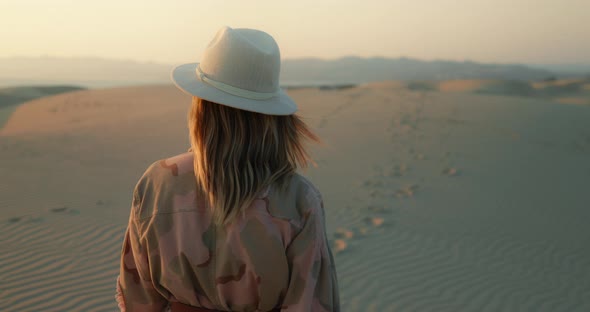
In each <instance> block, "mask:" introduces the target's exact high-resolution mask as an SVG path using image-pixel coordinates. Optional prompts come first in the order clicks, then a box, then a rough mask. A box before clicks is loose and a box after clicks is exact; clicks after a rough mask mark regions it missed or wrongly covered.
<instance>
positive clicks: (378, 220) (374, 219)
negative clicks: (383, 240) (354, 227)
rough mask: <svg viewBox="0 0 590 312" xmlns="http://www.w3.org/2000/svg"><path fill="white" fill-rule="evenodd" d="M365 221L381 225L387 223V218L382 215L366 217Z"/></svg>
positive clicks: (372, 224)
mask: <svg viewBox="0 0 590 312" xmlns="http://www.w3.org/2000/svg"><path fill="white" fill-rule="evenodd" d="M365 223H366V224H367V225H370V226H373V227H381V226H383V225H384V224H385V219H383V218H381V217H366V218H365Z"/></svg>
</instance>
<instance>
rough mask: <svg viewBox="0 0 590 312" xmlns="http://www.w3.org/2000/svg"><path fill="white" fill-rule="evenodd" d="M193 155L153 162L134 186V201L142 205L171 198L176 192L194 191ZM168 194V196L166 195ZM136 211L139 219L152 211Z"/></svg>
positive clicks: (184, 154)
mask: <svg viewBox="0 0 590 312" xmlns="http://www.w3.org/2000/svg"><path fill="white" fill-rule="evenodd" d="M194 184H195V179H194V170H193V154H192V153H191V152H187V153H182V154H178V155H175V156H172V157H168V158H163V159H159V160H156V161H154V162H153V163H152V164H151V165H149V166H148V167H147V169H146V170H145V171H144V173H143V174H142V176H141V178H140V179H139V181H138V182H137V184H136V185H135V190H134V201H136V202H138V203H143V202H144V201H146V200H147V201H149V200H152V199H154V198H155V197H156V196H157V197H158V198H160V199H162V198H164V197H167V196H168V197H171V198H173V197H174V196H175V195H177V194H176V192H180V193H182V194H184V193H186V192H187V191H189V190H193V189H194ZM168 193H169V194H168ZM144 210H145V209H142V211H138V212H137V213H138V214H139V215H140V216H141V217H145V216H149V215H151V214H152V213H154V212H153V211H144Z"/></svg>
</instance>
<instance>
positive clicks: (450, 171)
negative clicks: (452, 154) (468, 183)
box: [442, 167, 459, 177]
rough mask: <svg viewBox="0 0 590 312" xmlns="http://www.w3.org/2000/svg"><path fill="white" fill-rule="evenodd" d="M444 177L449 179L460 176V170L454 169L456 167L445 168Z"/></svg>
mask: <svg viewBox="0 0 590 312" xmlns="http://www.w3.org/2000/svg"><path fill="white" fill-rule="evenodd" d="M442 174H443V175H446V176H449V177H454V176H458V175H459V169H457V168H454V167H449V168H445V169H444V170H443V171H442Z"/></svg>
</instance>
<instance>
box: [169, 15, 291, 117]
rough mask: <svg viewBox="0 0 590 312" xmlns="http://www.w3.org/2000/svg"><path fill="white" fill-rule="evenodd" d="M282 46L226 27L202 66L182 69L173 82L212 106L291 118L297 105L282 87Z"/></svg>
mask: <svg viewBox="0 0 590 312" xmlns="http://www.w3.org/2000/svg"><path fill="white" fill-rule="evenodd" d="M280 69H281V55H280V51H279V46H278V45H277V43H276V42H275V40H274V39H273V38H272V37H271V36H270V35H269V34H267V33H265V32H263V31H259V30H254V29H232V28H229V27H224V28H222V29H221V30H219V31H218V32H217V34H216V35H215V38H213V40H212V41H211V43H209V46H207V48H206V49H205V52H204V53H203V57H202V59H201V62H200V63H190V64H183V65H180V66H178V67H176V68H174V70H172V80H173V81H174V83H175V84H176V86H177V87H178V88H180V89H181V90H183V91H184V92H186V93H188V94H191V95H194V96H197V97H199V98H202V99H205V100H207V101H210V102H215V103H218V104H223V105H227V106H231V107H234V108H238V109H243V110H247V111H252V112H257V113H262V114H267V115H291V114H293V113H295V112H296V111H297V105H296V104H295V102H294V101H293V100H292V99H291V98H290V97H289V96H288V95H287V94H286V93H285V92H284V91H283V90H281V88H280V87H279V73H280Z"/></svg>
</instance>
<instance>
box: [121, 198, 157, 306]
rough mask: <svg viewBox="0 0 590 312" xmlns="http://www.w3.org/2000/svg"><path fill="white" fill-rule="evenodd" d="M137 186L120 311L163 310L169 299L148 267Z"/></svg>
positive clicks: (127, 233) (123, 259)
mask: <svg viewBox="0 0 590 312" xmlns="http://www.w3.org/2000/svg"><path fill="white" fill-rule="evenodd" d="M140 198H141V197H140V196H139V194H138V188H137V187H136V189H135V191H134V195H133V204H132V207H131V216H130V217H129V223H128V225H127V230H126V231H125V237H124V240H123V248H122V251H121V265H120V271H119V277H118V278H117V294H116V299H117V302H118V304H119V309H120V310H121V311H126V312H133V311H146V312H150V311H154V312H156V311H158V312H160V311H164V309H165V308H166V306H167V305H168V301H167V300H166V299H165V298H164V297H162V296H161V295H160V294H159V293H158V292H157V291H156V290H155V288H154V286H153V283H152V279H151V276H150V270H149V260H148V254H147V249H146V247H147V246H144V245H142V243H141V240H140V237H141V236H140V233H139V231H138V227H137V223H136V218H135V211H136V210H137V208H138V205H141V200H140Z"/></svg>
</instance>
